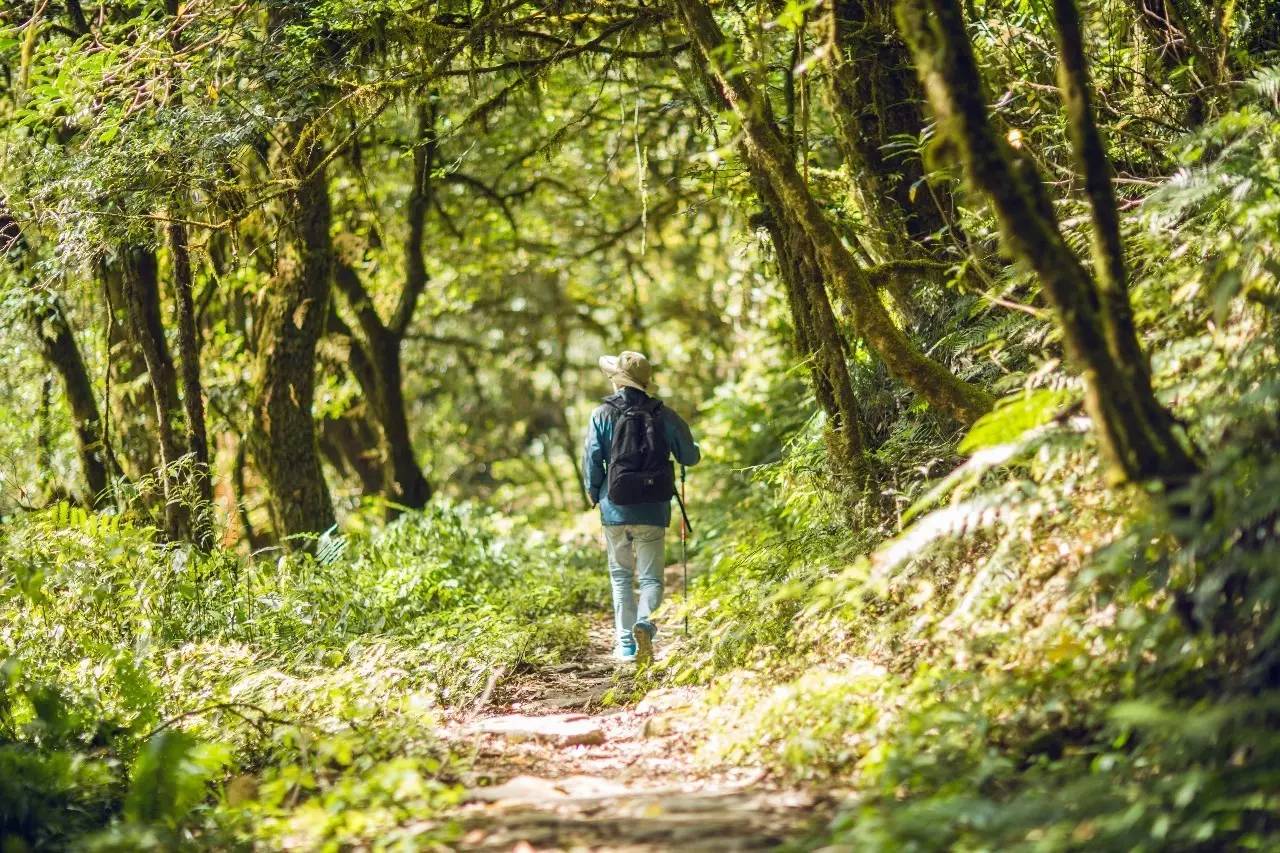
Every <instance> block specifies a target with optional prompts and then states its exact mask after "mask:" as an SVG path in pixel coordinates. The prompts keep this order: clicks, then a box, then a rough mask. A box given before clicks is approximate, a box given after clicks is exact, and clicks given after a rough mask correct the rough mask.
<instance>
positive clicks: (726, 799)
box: [445, 622, 826, 853]
mask: <svg viewBox="0 0 1280 853" xmlns="http://www.w3.org/2000/svg"><path fill="white" fill-rule="evenodd" d="M611 645H612V643H611V625H607V624H605V623H603V622H602V623H601V624H599V625H597V626H595V628H594V629H593V631H592V646H591V652H590V653H589V654H588V655H587V656H586V657H584V658H582V659H581V660H577V661H573V662H570V663H567V664H562V665H560V666H558V667H554V668H552V669H550V670H547V671H543V672H539V673H535V674H533V675H532V676H530V677H528V678H526V679H524V680H522V681H518V682H516V683H515V684H514V685H512V686H510V687H508V688H507V689H506V690H505V691H504V692H501V693H498V694H496V695H495V696H493V697H491V698H490V701H489V702H488V704H486V705H485V706H484V707H483V708H482V709H481V710H480V711H478V712H476V713H474V714H472V715H471V716H469V717H468V716H465V715H459V716H458V717H455V718H453V719H451V720H450V721H448V725H447V726H446V731H445V737H446V738H448V739H449V740H450V741H452V744H453V748H454V749H455V750H456V751H458V752H461V753H463V754H464V755H467V754H469V755H472V756H473V761H474V763H473V767H472V771H471V778H470V779H469V780H468V783H469V784H470V785H471V789H470V794H469V798H468V803H467V804H466V805H465V806H464V807H463V808H462V810H461V814H460V818H461V821H462V824H463V826H464V828H465V829H464V831H465V836H464V838H463V841H462V843H461V845H460V847H459V849H462V850H485V851H497V850H503V851H518V853H528V851H534V850H619V851H624V850H625V851H641V850H681V851H684V850H692V851H736V850H769V849H774V848H776V847H778V846H779V845H781V844H782V843H783V841H784V840H786V839H788V838H795V837H797V836H798V835H803V834H805V832H806V830H808V829H809V828H811V827H812V826H813V824H814V823H815V822H816V821H819V820H821V819H822V817H823V816H824V815H825V813H826V808H825V804H824V803H822V802H820V801H818V800H816V799H815V797H814V796H812V795H810V794H807V793H803V792H798V791H787V790H781V789H779V788H777V787H776V786H773V785H770V784H769V782H768V780H767V779H765V778H764V775H763V774H762V773H761V772H760V771H755V770H750V769H743V768H713V769H702V768H699V767H697V766H696V765H695V762H694V761H693V758H692V752H693V750H694V749H695V748H696V744H697V741H698V737H699V732H700V730H701V728H702V727H701V726H700V720H699V719H698V718H697V711H696V710H695V709H696V702H695V700H696V699H697V690H698V689H697V688H677V689H671V690H660V691H654V692H652V693H651V694H650V695H649V696H648V697H646V698H645V700H644V701H643V702H641V703H640V704H639V705H637V706H635V707H625V708H617V707H614V708H602V707H601V705H600V703H601V699H602V698H603V697H604V695H605V694H606V693H607V692H608V691H609V690H610V689H612V688H614V687H621V688H622V689H620V690H619V691H618V693H619V694H623V693H625V690H626V687H627V683H628V682H629V681H630V679H631V677H632V673H633V672H634V667H633V666H631V665H620V664H618V663H616V662H615V661H614V660H613V659H612V657H611V656H610V651H611ZM658 653H659V656H661V655H662V649H661V648H659V652H658Z"/></svg>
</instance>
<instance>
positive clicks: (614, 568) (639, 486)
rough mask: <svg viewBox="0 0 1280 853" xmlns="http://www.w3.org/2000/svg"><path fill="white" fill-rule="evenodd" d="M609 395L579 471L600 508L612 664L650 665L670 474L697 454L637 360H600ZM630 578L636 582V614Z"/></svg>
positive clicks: (672, 489) (636, 356) (625, 356)
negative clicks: (608, 590) (610, 602)
mask: <svg viewBox="0 0 1280 853" xmlns="http://www.w3.org/2000/svg"><path fill="white" fill-rule="evenodd" d="M599 364H600V369H601V370H603V371H604V374H605V376H607V377H609V380H610V381H611V382H613V391H614V393H612V394H610V395H609V396H608V397H605V398H604V403H602V404H601V405H600V407H599V408H597V409H596V410H595V412H594V413H593V414H592V415H591V425H590V426H588V427H587V440H586V449H585V451H584V452H583V457H582V471H583V474H582V476H583V480H584V485H585V486H586V488H587V496H588V497H589V498H590V499H591V505H592V506H595V505H596V504H599V505H600V520H601V522H603V525H604V539H605V546H606V549H607V551H608V559H609V577H610V579H611V580H612V582H613V623H614V629H615V631H616V633H617V640H616V645H615V646H614V650H613V653H614V657H616V658H618V659H619V660H624V661H639V662H641V663H644V662H647V661H649V660H651V659H652V658H653V638H654V635H655V634H656V633H657V628H656V627H654V624H653V622H652V620H651V619H650V618H649V617H650V615H651V614H652V613H653V611H654V610H656V609H657V607H658V605H659V604H661V603H662V582H663V569H664V568H665V566H666V563H665V561H664V560H663V545H664V542H663V540H664V538H665V537H666V534H667V526H668V525H669V524H670V523H671V499H672V498H673V497H675V495H676V485H675V467H674V466H673V465H672V463H671V456H675V459H676V461H677V462H679V463H680V464H681V465H696V464H698V460H699V459H701V458H702V452H701V451H700V450H699V449H698V445H697V444H696V443H695V442H694V440H693V435H692V434H691V433H690V432H689V425H688V424H686V423H685V422H684V420H683V419H682V418H681V417H680V416H679V415H677V414H676V413H675V412H673V411H672V410H671V409H669V408H667V407H666V406H664V405H663V404H662V401H661V400H658V399H657V398H655V397H651V396H649V383H650V380H651V379H652V374H653V370H652V368H651V367H650V366H649V360H648V359H647V358H645V357H644V356H643V355H641V354H640V353H638V352H630V351H627V352H623V353H621V354H620V355H616V356H615V355H606V356H601V357H600V361H599ZM633 576H638V577H639V587H640V606H639V608H638V609H637V607H636V598H635V593H634V592H633V583H634V578H633Z"/></svg>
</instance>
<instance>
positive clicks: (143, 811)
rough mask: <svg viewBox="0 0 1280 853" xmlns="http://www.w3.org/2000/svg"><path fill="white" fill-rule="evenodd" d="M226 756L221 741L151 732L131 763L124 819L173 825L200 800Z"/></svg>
mask: <svg viewBox="0 0 1280 853" xmlns="http://www.w3.org/2000/svg"><path fill="white" fill-rule="evenodd" d="M230 759H231V754H230V750H228V748H227V747H226V746H223V745H222V744H210V743H204V742H202V741H198V740H196V739H195V738H193V737H192V736H191V735H188V734H186V733H184V732H172V731H166V732H160V733H159V734H156V735H154V736H153V737H152V738H151V739H150V740H148V741H147V744H146V746H144V747H143V748H142V751H141V752H140V753H138V757H137V759H136V760H135V761H134V763H133V772H132V773H131V774H130V775H131V777H132V780H133V781H132V784H131V785H130V787H129V795H128V797H127V798H126V799H125V804H124V815H125V819H126V820H129V821H131V822H134V823H163V824H166V825H168V826H171V827H172V826H177V824H178V823H179V821H181V820H182V819H183V818H184V817H186V816H187V813H188V812H190V811H191V809H192V808H194V807H195V806H196V805H197V804H198V803H199V802H200V801H201V800H203V799H204V797H205V794H206V791H207V785H208V782H209V780H210V779H211V778H212V777H213V776H214V774H216V773H218V772H219V771H221V770H222V769H223V768H224V767H226V765H227V764H228V763H229V762H230Z"/></svg>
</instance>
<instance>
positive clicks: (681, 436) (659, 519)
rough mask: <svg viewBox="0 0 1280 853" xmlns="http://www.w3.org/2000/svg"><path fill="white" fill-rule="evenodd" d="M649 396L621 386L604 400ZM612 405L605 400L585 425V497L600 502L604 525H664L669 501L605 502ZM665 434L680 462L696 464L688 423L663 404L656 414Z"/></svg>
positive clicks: (698, 455) (668, 520)
mask: <svg viewBox="0 0 1280 853" xmlns="http://www.w3.org/2000/svg"><path fill="white" fill-rule="evenodd" d="M648 397H649V395H648V394H646V393H644V392H643V391H639V390H637V389H635V388H623V389H622V390H621V391H618V392H617V393H615V394H612V395H611V396H609V397H606V398H605V399H606V400H613V401H625V402H626V403H627V404H628V405H631V404H633V403H635V402H637V401H641V400H646V399H648ZM614 411H615V410H614V408H613V407H612V406H610V405H609V404H608V403H607V402H606V403H604V404H602V405H601V406H600V407H599V408H597V409H596V410H595V412H594V413H593V414H592V415H591V425H590V426H588V427H587V442H586V449H585V450H584V451H583V453H582V479H583V485H584V486H586V488H587V496H588V497H590V498H591V502H592V503H593V504H595V503H599V504H600V519H601V521H603V522H604V523H605V524H654V525H657V526H659V527H667V526H668V525H670V524H671V501H670V500H665V501H662V502H661V503H644V504H628V505H627V506H618V505H616V504H613V503H611V502H610V501H609V494H608V492H609V489H608V488H607V486H606V479H607V478H606V476H605V469H606V468H607V467H608V465H609V448H610V447H611V446H613V422H614V414H613V413H614ZM658 417H659V418H661V419H662V426H663V429H664V430H665V432H666V436H667V447H669V448H671V455H673V456H674V457H675V458H676V461H677V462H679V463H680V464H681V465H697V464H698V460H700V459H701V458H702V451H701V450H699V449H698V444H697V442H695V441H694V440H693V434H692V433H690V432H689V425H688V424H686V423H685V422H684V420H683V419H682V418H681V417H680V416H679V415H677V414H676V413H675V412H673V411H671V410H670V409H668V408H667V407H666V406H663V407H662V409H661V410H660V411H659V413H658Z"/></svg>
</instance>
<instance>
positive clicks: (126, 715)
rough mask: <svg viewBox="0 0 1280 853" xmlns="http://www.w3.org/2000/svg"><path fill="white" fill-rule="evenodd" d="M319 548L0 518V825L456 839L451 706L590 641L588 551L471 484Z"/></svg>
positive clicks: (211, 837) (315, 842) (260, 841)
mask: <svg viewBox="0 0 1280 853" xmlns="http://www.w3.org/2000/svg"><path fill="white" fill-rule="evenodd" d="M315 552H316V553H315V555H307V554H289V555H282V554H277V553H268V554H261V555H258V558H257V559H255V560H252V561H246V560H242V559H239V558H237V557H235V556H234V555H230V554H227V553H215V554H213V555H209V556H204V555H200V554H198V553H196V552H194V551H192V550H189V549H186V548H175V547H165V546H160V545H157V544H155V541H154V536H153V534H152V532H151V531H149V530H145V529H140V528H133V527H130V526H129V525H127V524H123V523H121V522H119V521H116V520H114V519H111V518H110V517H104V516H92V515H86V514H84V513H83V512H79V511H76V510H72V509H70V508H68V507H66V506H62V507H57V508H55V509H52V510H49V511H47V512H45V513H41V514H36V515H32V516H27V517H25V518H22V519H14V520H12V521H11V523H9V524H8V525H6V527H5V529H4V533H3V539H2V540H0V846H4V849H6V850H21V849H27V848H35V847H50V846H53V847H61V846H68V845H73V846H77V847H81V848H85V849H138V848H142V847H154V848H157V849H172V848H173V847H174V846H181V845H198V846H211V845H213V846H220V845H232V846H236V845H245V844H257V845H266V846H269V847H280V846H294V847H303V848H306V849H337V848H339V847H346V846H351V845H361V844H375V843H376V845H375V846H393V845H395V844H399V843H404V844H409V845H411V846H418V847H421V846H430V845H447V844H448V842H449V840H450V838H451V837H452V835H451V833H452V831H453V830H452V828H451V827H450V825H449V824H448V822H447V821H444V820H442V819H440V818H439V815H440V813H441V812H442V810H444V809H446V808H447V807H448V806H450V805H452V804H454V803H456V802H457V799H458V796H459V790H460V789H459V788H458V786H457V783H456V778H457V769H458V761H459V759H458V758H457V757H455V756H452V755H450V754H448V752H447V750H445V749H444V748H443V747H442V746H441V745H440V744H439V743H438V742H437V741H436V739H435V737H434V735H433V729H434V727H435V726H436V725H437V723H438V721H439V716H440V714H441V712H442V710H443V709H444V708H446V707H448V706H450V705H461V704H463V703H466V702H469V701H471V700H473V699H475V698H476V697H477V696H478V695H479V694H480V693H481V692H482V691H484V690H485V689H486V687H487V686H488V685H491V684H492V683H493V681H494V680H495V679H496V678H498V677H499V676H501V675H502V674H503V673H512V672H516V671H519V670H520V669H521V668H527V667H532V666H536V665H540V664H547V663H554V662H557V661H559V660H561V659H562V657H564V656H566V655H570V654H573V653H575V652H577V651H579V650H580V649H582V648H583V647H584V646H585V644H586V642H587V637H586V628H585V624H584V621H583V618H582V617H581V616H580V615H579V614H581V613H583V612H584V611H587V610H593V611H594V610H599V609H601V608H602V607H603V605H604V595H605V589H604V584H603V581H602V578H601V576H600V573H599V572H598V571H593V570H592V569H594V565H592V566H591V567H590V568H589V567H588V563H587V558H586V555H584V554H582V553H580V552H579V551H577V550H574V549H571V548H567V547H563V546H560V545H558V544H555V543H553V542H549V541H537V540H536V539H535V534H533V533H532V532H531V531H529V530H525V529H522V528H519V527H516V529H514V530H512V531H511V532H509V533H506V534H500V533H499V532H498V529H497V526H496V525H495V517H494V516H493V515H492V514H489V513H487V512H483V511H480V510H477V509H474V508H472V507H468V506H441V507H437V508H434V509H432V510H429V511H427V512H425V513H422V514H412V515H406V516H404V517H402V518H401V519H399V520H398V521H397V522H395V523H393V524H391V525H389V526H388V527H387V528H385V529H384V530H382V531H380V532H377V533H375V534H373V535H371V536H367V537H351V538H345V537H338V536H332V537H327V538H325V539H323V540H322V541H321V542H319V543H317V547H316V549H315ZM211 791H212V792H213V793H212V794H211V793H210V792H211Z"/></svg>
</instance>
